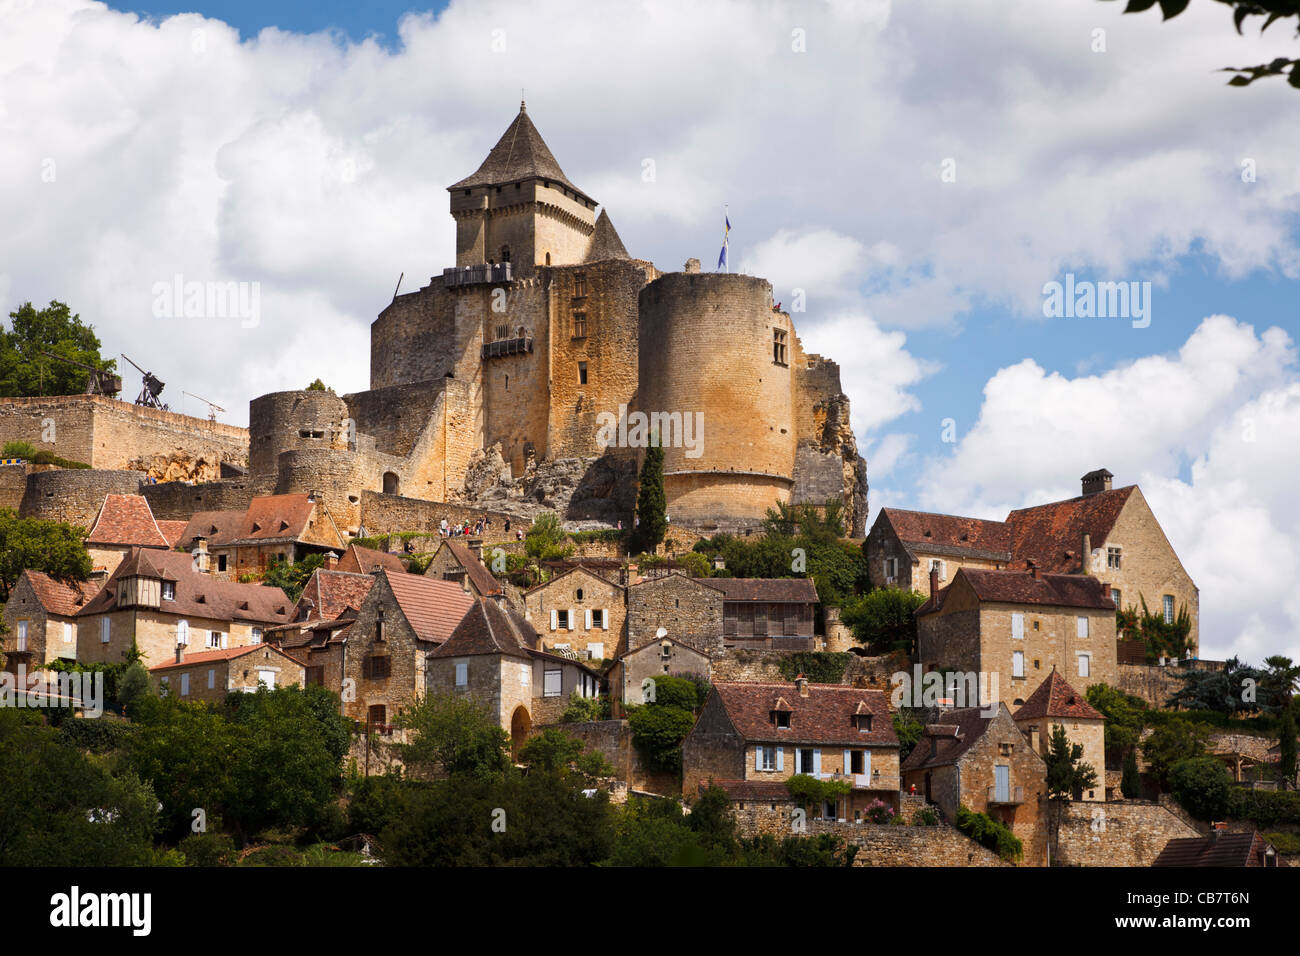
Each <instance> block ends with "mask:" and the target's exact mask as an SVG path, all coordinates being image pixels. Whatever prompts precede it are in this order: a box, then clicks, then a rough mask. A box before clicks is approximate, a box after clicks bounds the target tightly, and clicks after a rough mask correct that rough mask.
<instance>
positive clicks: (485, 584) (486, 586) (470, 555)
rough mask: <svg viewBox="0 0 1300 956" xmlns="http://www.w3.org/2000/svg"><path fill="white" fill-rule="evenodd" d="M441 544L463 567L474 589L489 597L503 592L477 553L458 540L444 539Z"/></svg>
mask: <svg viewBox="0 0 1300 956" xmlns="http://www.w3.org/2000/svg"><path fill="white" fill-rule="evenodd" d="M442 546H443V547H444V548H446V549H448V550H449V551H450V552H451V553H452V555H453V556H455V558H456V560H457V562H459V563H460V566H461V567H463V568H464V569H465V575H466V577H468V578H469V580H470V583H471V584H473V585H474V590H476V591H477V592H478V593H479V594H481V595H482V596H484V597H491V596H492V595H494V594H501V593H503V592H502V590H501V582H500V581H498V580H497V579H496V577H494V576H493V574H492V572H491V571H489V570H488V569H487V566H486V565H485V564H484V563H483V562H482V561H481V560H479V557H478V555H477V554H475V553H474V552H473V551H471V550H470V549H469V548H467V547H465V545H463V544H461V543H460V542H459V541H444V542H443V543H442Z"/></svg>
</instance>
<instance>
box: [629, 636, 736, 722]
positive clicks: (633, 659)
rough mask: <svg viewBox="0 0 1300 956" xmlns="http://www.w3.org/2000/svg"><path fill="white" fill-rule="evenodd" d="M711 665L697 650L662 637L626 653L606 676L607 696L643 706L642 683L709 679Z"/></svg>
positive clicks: (678, 641)
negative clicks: (662, 678) (660, 679)
mask: <svg viewBox="0 0 1300 956" xmlns="http://www.w3.org/2000/svg"><path fill="white" fill-rule="evenodd" d="M712 667H713V662H712V660H711V659H710V658H709V655H708V654H706V653H704V652H703V651H701V650H700V649H699V648H698V647H696V646H694V645H692V644H688V643H686V642H685V641H681V640H677V639H676V638H673V637H672V636H670V635H667V634H665V635H664V636H663V637H661V638H659V639H658V640H657V641H654V642H653V643H650V644H642V645H641V646H640V647H638V648H636V649H635V650H630V651H625V652H624V653H622V654H620V655H619V656H618V658H617V659H616V660H615V661H614V666H613V667H612V668H610V670H609V673H608V675H607V676H608V679H609V689H610V695H611V696H612V697H613V699H614V700H615V701H616V702H618V703H619V704H622V705H626V704H644V703H645V694H644V692H643V687H644V686H645V681H646V680H647V679H651V678H654V677H659V676H662V675H664V674H667V675H668V676H669V677H703V678H708V677H709V675H710V673H711V672H712Z"/></svg>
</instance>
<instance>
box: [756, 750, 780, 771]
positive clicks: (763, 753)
mask: <svg viewBox="0 0 1300 956" xmlns="http://www.w3.org/2000/svg"><path fill="white" fill-rule="evenodd" d="M758 769H759V770H775V769H776V748H775V747H771V746H766V747H759V748H758Z"/></svg>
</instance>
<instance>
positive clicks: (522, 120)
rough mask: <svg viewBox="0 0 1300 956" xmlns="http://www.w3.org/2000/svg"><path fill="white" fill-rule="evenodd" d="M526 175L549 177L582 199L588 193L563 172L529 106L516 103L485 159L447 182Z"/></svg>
mask: <svg viewBox="0 0 1300 956" xmlns="http://www.w3.org/2000/svg"><path fill="white" fill-rule="evenodd" d="M525 179H549V180H551V181H552V182H557V183H562V184H563V185H565V186H567V187H568V188H570V189H572V190H573V191H574V192H576V193H578V195H580V196H582V197H583V198H584V199H588V200H590V199H591V197H590V196H588V195H587V194H586V193H584V192H583V191H582V190H581V189H579V188H578V187H577V186H575V185H573V183H571V182H569V178H568V177H567V176H565V175H564V170H562V169H560V164H559V163H557V162H556V161H555V157H554V156H553V155H551V151H550V149H549V148H548V147H547V145H546V143H545V142H544V141H543V140H542V134H541V133H539V132H537V127H536V126H534V125H533V121H532V120H531V119H529V118H528V110H527V108H526V107H525V106H524V104H523V103H520V104H519V115H518V116H516V117H515V119H514V122H513V123H511V124H510V126H509V127H507V128H506V131H505V133H504V134H503V135H502V137H501V139H500V140H499V141H498V142H497V144H496V145H495V146H493V147H492V151H491V152H490V153H488V155H487V159H485V160H483V165H481V166H480V167H479V168H478V169H477V170H475V171H474V173H473V174H472V175H470V176H467V177H465V178H464V179H462V180H461V181H460V182H458V183H453V184H452V185H450V186H448V187H447V189H448V190H452V189H468V188H470V187H472V186H502V185H505V184H506V183H515V182H520V181H521V180H525ZM592 201H593V202H594V200H592Z"/></svg>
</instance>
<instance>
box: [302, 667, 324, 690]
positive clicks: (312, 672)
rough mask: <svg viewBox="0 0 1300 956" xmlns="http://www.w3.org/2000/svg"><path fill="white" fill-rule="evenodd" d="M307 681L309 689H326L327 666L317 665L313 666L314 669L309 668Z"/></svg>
mask: <svg viewBox="0 0 1300 956" xmlns="http://www.w3.org/2000/svg"><path fill="white" fill-rule="evenodd" d="M305 680H306V682H307V686H308V687H324V686H325V665H324V664H316V665H313V666H312V667H308V668H307V673H306V676H305Z"/></svg>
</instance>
